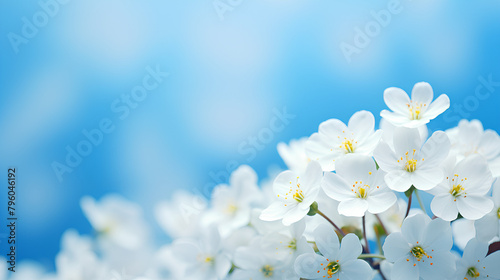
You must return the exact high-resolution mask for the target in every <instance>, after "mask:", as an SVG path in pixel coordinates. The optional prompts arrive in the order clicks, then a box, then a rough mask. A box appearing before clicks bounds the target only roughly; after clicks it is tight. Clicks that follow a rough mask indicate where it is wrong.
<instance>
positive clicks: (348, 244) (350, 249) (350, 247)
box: [339, 233, 363, 263]
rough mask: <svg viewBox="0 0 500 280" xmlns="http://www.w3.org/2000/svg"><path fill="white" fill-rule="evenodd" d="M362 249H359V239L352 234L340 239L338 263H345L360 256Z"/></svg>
mask: <svg viewBox="0 0 500 280" xmlns="http://www.w3.org/2000/svg"><path fill="white" fill-rule="evenodd" d="M362 251H363V249H362V248H361V243H359V238H358V236H356V235H355V234H354V233H349V234H347V235H346V236H345V237H344V238H342V242H341V244H340V254H339V259H340V262H342V263H343V262H347V261H350V260H355V259H357V258H358V257H359V255H361V252H362Z"/></svg>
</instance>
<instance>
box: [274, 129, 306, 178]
mask: <svg viewBox="0 0 500 280" xmlns="http://www.w3.org/2000/svg"><path fill="white" fill-rule="evenodd" d="M307 139H308V138H307V137H304V138H300V139H293V140H291V141H290V143H289V144H288V145H287V144H286V143H283V142H280V143H278V147H277V148H278V153H279V155H280V157H281V158H282V159H283V161H284V162H285V164H286V166H287V167H288V169H290V170H292V171H295V172H297V173H303V172H304V171H305V170H306V167H307V164H308V163H309V162H310V161H311V160H310V159H309V157H307V154H306V143H307Z"/></svg>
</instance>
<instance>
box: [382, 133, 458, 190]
mask: <svg viewBox="0 0 500 280" xmlns="http://www.w3.org/2000/svg"><path fill="white" fill-rule="evenodd" d="M449 150H450V140H449V139H448V136H446V134H445V133H444V132H442V131H436V132H434V134H432V136H431V137H430V138H429V139H428V140H427V141H426V142H425V144H424V145H423V146H422V139H421V138H420V134H419V133H418V130H417V129H411V128H405V127H398V128H396V129H395V131H394V150H393V149H391V148H390V147H389V145H387V143H385V142H383V141H380V144H379V145H378V146H377V148H376V149H375V151H374V152H373V157H374V158H375V160H376V161H377V164H378V165H379V166H380V169H382V170H384V171H385V172H387V174H386V175H385V182H386V183H387V185H388V186H389V188H391V189H392V190H395V191H398V192H404V191H406V190H408V189H409V188H410V187H411V186H412V185H413V186H415V188H417V189H419V190H424V191H426V190H430V189H432V188H433V187H435V186H436V185H437V184H439V183H441V181H442V180H443V178H444V173H443V170H442V168H441V167H440V165H441V163H442V162H443V161H444V160H445V159H446V157H447V156H448V152H449Z"/></svg>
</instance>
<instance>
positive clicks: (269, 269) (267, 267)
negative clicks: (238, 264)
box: [260, 264, 274, 277]
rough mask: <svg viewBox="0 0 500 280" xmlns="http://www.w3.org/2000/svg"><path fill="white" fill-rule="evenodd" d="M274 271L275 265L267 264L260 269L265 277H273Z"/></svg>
mask: <svg viewBox="0 0 500 280" xmlns="http://www.w3.org/2000/svg"><path fill="white" fill-rule="evenodd" d="M273 271H274V267H272V266H270V265H268V264H266V265H264V266H263V267H262V268H261V269H260V272H262V274H264V277H271V276H273Z"/></svg>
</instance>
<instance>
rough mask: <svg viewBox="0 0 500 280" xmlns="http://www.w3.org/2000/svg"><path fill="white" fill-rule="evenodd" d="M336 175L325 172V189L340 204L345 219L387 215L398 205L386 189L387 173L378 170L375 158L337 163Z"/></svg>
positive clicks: (356, 156) (363, 157) (360, 157)
mask: <svg viewBox="0 0 500 280" xmlns="http://www.w3.org/2000/svg"><path fill="white" fill-rule="evenodd" d="M336 172H337V173H336V174H335V173H330V172H328V173H326V174H325V176H324V178H323V182H322V184H321V185H322V187H323V191H324V192H325V193H326V194H327V195H328V196H329V197H330V198H332V199H335V200H337V201H340V204H339V207H338V211H339V213H340V214H342V215H345V216H355V217H362V216H364V215H365V212H366V211H368V212H370V213H372V214H377V213H381V212H384V211H385V210H387V209H389V207H391V206H392V205H393V204H394V203H395V202H396V195H395V194H394V193H393V192H392V191H391V190H390V189H388V188H387V185H386V184H385V182H384V174H385V173H384V172H383V171H381V170H377V166H376V165H375V162H374V161H373V159H372V158H371V157H369V156H364V155H352V156H350V157H344V158H342V159H340V160H338V161H337V170H336Z"/></svg>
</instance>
